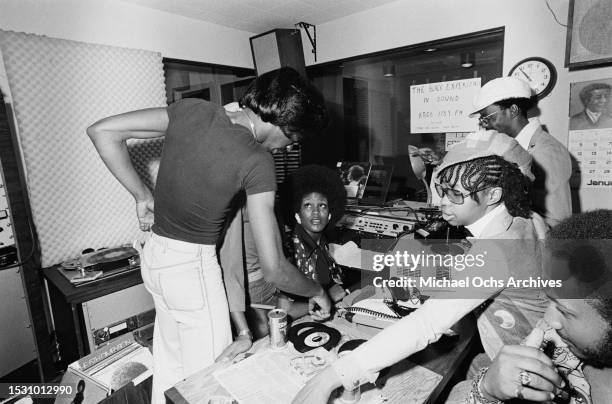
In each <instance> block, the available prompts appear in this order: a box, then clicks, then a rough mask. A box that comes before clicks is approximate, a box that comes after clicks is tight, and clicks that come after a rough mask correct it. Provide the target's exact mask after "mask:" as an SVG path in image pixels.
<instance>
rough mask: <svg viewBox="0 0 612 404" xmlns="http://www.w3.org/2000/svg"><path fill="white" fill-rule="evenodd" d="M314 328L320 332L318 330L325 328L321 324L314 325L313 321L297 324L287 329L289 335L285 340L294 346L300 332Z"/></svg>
mask: <svg viewBox="0 0 612 404" xmlns="http://www.w3.org/2000/svg"><path fill="white" fill-rule="evenodd" d="M315 327H316V328H317V329H319V330H320V329H323V328H322V327H325V326H324V325H323V324H321V323H315V322H314V321H307V322H304V323H299V324H291V327H290V328H289V334H288V335H287V339H288V340H289V341H291V342H293V344H294V345H295V339H296V338H297V337H298V335H300V334H301V333H302V332H304V331H306V330H310V329H312V328H315Z"/></svg>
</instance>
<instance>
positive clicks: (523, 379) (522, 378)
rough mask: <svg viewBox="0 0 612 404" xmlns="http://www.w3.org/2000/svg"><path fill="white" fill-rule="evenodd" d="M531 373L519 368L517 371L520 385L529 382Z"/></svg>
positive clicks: (525, 384) (526, 384)
mask: <svg viewBox="0 0 612 404" xmlns="http://www.w3.org/2000/svg"><path fill="white" fill-rule="evenodd" d="M531 381H532V380H531V375H530V374H529V372H528V371H526V370H521V372H520V373H519V382H520V383H521V385H522V386H529V385H530V384H531Z"/></svg>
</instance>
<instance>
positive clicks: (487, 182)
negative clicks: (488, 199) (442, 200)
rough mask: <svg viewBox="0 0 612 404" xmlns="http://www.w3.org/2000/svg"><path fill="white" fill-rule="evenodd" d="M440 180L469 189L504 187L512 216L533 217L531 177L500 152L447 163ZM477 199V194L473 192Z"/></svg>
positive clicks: (471, 190) (503, 199) (504, 194)
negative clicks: (450, 164)
mask: <svg viewBox="0 0 612 404" xmlns="http://www.w3.org/2000/svg"><path fill="white" fill-rule="evenodd" d="M438 179H439V181H440V182H445V183H447V184H449V185H450V186H451V187H454V186H455V185H456V184H457V182H458V181H461V185H462V186H463V188H465V189H466V191H468V192H476V191H480V190H482V189H484V188H487V187H500V188H501V189H502V197H501V200H500V201H501V202H504V204H505V205H506V208H507V209H508V212H509V213H510V214H511V215H512V216H520V217H524V218H529V217H531V195H530V193H531V181H530V180H529V178H527V177H525V176H524V175H523V173H521V170H519V168H518V166H517V165H516V164H514V163H509V162H507V161H506V160H504V159H503V158H502V157H500V156H487V157H480V158H477V159H474V160H470V161H465V162H462V163H458V164H454V165H452V166H449V167H446V168H445V169H443V170H442V171H441V172H440V173H439V174H438ZM471 198H473V199H474V200H475V201H476V202H478V195H477V194H475V193H474V194H472V195H471Z"/></svg>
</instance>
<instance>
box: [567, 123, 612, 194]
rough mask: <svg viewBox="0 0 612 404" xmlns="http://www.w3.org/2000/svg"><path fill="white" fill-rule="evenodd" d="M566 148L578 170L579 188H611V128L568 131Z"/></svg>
mask: <svg viewBox="0 0 612 404" xmlns="http://www.w3.org/2000/svg"><path fill="white" fill-rule="evenodd" d="M567 148H568V149H569V152H570V153H571V154H572V156H574V158H575V159H576V161H577V163H578V166H579V168H580V174H581V176H580V185H581V187H584V188H610V187H611V186H612V128H603V129H584V130H570V132H569V138H568V147H567Z"/></svg>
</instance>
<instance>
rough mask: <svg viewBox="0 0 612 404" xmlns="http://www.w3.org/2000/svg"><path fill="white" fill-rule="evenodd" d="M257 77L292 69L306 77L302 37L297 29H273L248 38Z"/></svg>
mask: <svg viewBox="0 0 612 404" xmlns="http://www.w3.org/2000/svg"><path fill="white" fill-rule="evenodd" d="M250 40H251V52H252V54H253V64H254V65H255V72H256V73H257V75H258V76H259V75H261V74H263V73H266V72H269V71H271V70H276V69H279V68H281V67H286V66H287V67H292V68H294V69H295V70H297V71H298V72H299V73H300V74H301V75H302V76H303V77H306V64H305V62H304V50H303V48H302V35H301V34H300V30H297V29H275V30H272V31H268V32H264V33H263V34H259V35H256V36H253V37H251V38H250Z"/></svg>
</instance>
